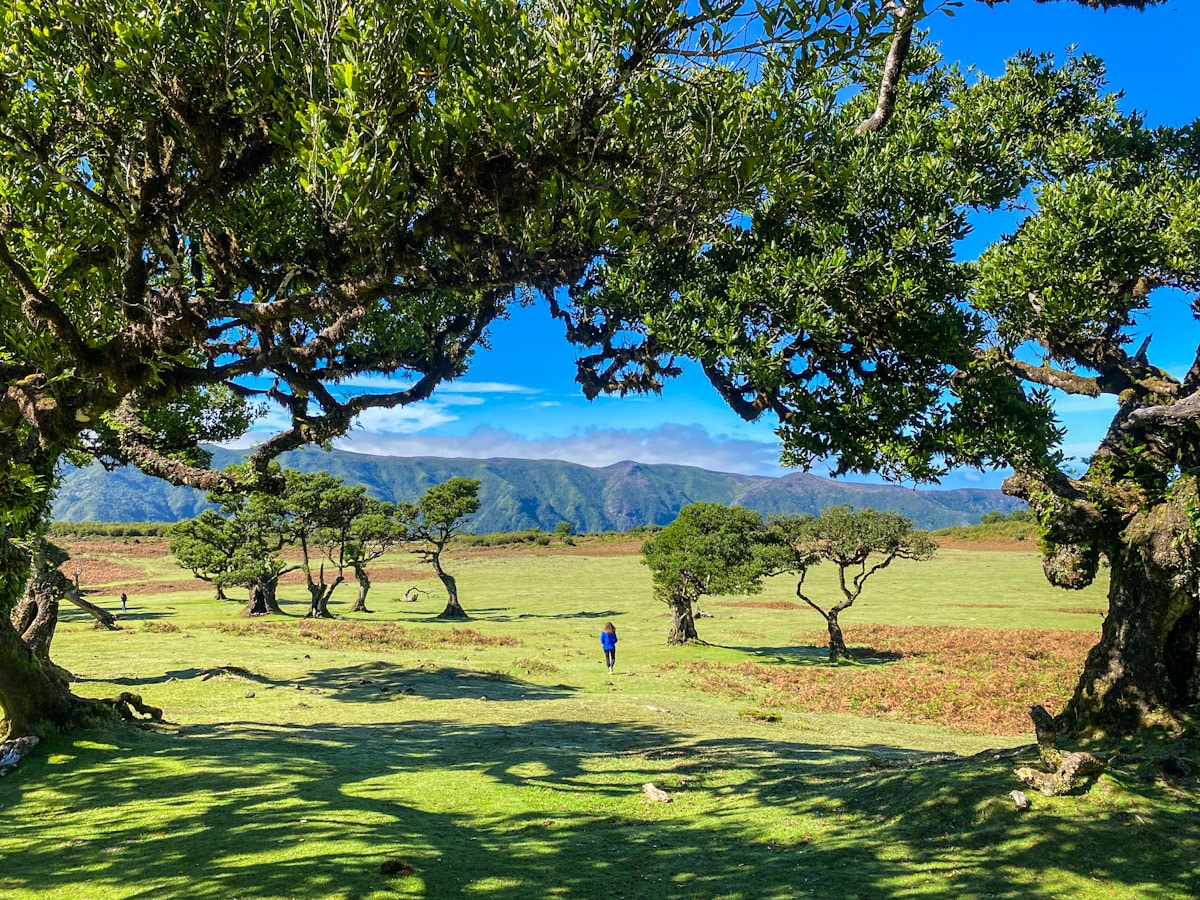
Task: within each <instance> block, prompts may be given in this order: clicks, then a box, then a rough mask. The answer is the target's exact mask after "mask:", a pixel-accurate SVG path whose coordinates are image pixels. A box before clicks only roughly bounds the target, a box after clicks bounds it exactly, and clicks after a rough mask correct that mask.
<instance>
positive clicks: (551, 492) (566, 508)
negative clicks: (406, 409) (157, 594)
mask: <svg viewBox="0 0 1200 900" xmlns="http://www.w3.org/2000/svg"><path fill="white" fill-rule="evenodd" d="M210 449H211V450H212V452H213V463H212V464H213V467H214V468H218V469H220V468H224V467H225V466H227V465H229V464H230V463H233V462H238V461H240V460H241V459H242V458H244V455H245V454H244V452H242V451H235V450H227V449H223V448H210ZM280 462H281V464H283V465H284V466H288V467H291V468H295V469H299V470H300V471H304V472H312V471H318V470H320V471H326V472H329V473H331V474H333V475H336V476H338V477H339V478H341V479H342V480H343V481H345V482H346V483H348V484H361V485H363V486H364V487H366V489H367V491H368V493H370V494H371V495H373V496H375V497H378V498H379V499H381V500H388V501H393V502H394V501H396V500H415V499H416V498H417V497H418V496H420V494H421V493H423V492H424V491H425V490H426V489H428V488H429V487H431V486H432V485H434V484H440V483H441V482H443V481H446V480H448V479H450V478H453V477H455V476H465V477H468V478H478V479H479V480H480V482H481V486H480V492H479V496H480V500H481V503H482V506H481V508H480V511H479V513H477V514H476V515H475V516H474V517H472V520H471V523H470V526H469V530H470V531H473V532H476V533H486V532H492V531H523V530H526V529H529V528H541V529H543V530H547V531H549V530H553V529H554V527H555V526H556V525H558V523H559V522H569V523H570V524H571V526H572V528H573V529H574V530H575V531H577V532H594V531H626V530H628V529H629V528H633V527H636V526H640V525H666V524H668V523H670V522H671V521H673V520H674V518H675V516H676V515H677V514H678V512H679V510H680V508H682V507H683V506H686V505H687V504H688V503H693V502H696V501H700V500H707V501H710V502H715V503H724V504H729V505H740V506H745V507H747V508H749V509H753V510H756V511H757V512H760V513H762V514H764V515H769V514H771V513H810V514H816V513H819V512H820V511H821V509H823V508H825V507H826V506H833V505H837V504H841V503H850V504H851V505H853V506H854V507H855V508H863V507H874V508H876V509H887V510H893V511H895V512H898V513H900V514H902V515H905V516H908V517H909V518H910V519H912V520H913V522H914V523H916V525H917V527H919V528H927V529H935V528H946V527H949V526H952V525H969V524H974V523H975V522H977V521H978V520H979V516H980V515H982V514H983V513H985V512H990V511H993V510H997V511H1000V512H1005V513H1007V512H1010V511H1012V510H1014V509H1019V508H1022V507H1023V506H1024V504H1023V503H1022V502H1021V501H1019V500H1015V499H1013V498H1011V497H1006V496H1005V495H1004V494H1002V493H1001V492H1000V491H996V490H986V489H972V488H957V489H951V490H942V489H931V490H916V489H913V488H905V487H900V486H897V485H884V484H865V483H861V482H849V481H835V480H833V479H829V478H823V477H821V476H818V475H813V474H811V473H807V472H792V473H789V474H786V475H780V476H766V475H740V474H735V473H728V472H714V471H711V470H708V469H702V468H699V467H696V466H682V465H674V464H669V463H639V462H635V461H633V460H622V461H620V462H616V463H612V464H611V465H608V466H603V467H598V468H596V467H590V466H584V465H581V464H580V463H572V462H566V461H563V460H530V459H511V458H504V457H493V458H491V459H476V458H472V457H438V456H415V457H397V456H371V455H368V454H362V453H354V452H352V451H348V450H322V449H319V448H314V447H309V448H304V449H301V450H293V451H290V452H289V453H285V454H283V456H282V457H281V458H280ZM207 505H208V504H207V503H206V502H205V500H204V495H203V493H201V492H199V491H196V490H193V489H191V488H178V487H173V486H171V485H168V484H167V483H166V482H163V481H160V480H158V479H156V478H151V477H150V476H148V475H144V474H142V473H141V472H139V471H138V470H137V469H134V468H132V467H125V468H122V469H117V470H115V471H112V472H108V471H106V470H104V469H103V468H102V467H101V466H100V465H99V464H93V465H91V466H89V467H87V468H84V469H78V468H74V467H68V468H67V469H66V470H65V471H64V473H63V478H62V482H61V484H60V487H59V490H58V494H57V496H56V499H55V502H54V509H53V515H54V518H55V519H56V520H59V521H67V522H80V521H97V522H176V521H179V520H180V519H186V518H191V517H192V516H195V515H198V514H199V512H200V511H201V510H203V509H205V508H206V507H207Z"/></svg>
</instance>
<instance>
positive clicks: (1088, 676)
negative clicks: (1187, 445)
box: [1062, 501, 1200, 733]
mask: <svg viewBox="0 0 1200 900" xmlns="http://www.w3.org/2000/svg"><path fill="white" fill-rule="evenodd" d="M1189 524H1190V523H1189V522H1188V521H1187V509H1186V508H1185V505H1184V504H1183V503H1181V502H1171V501H1165V502H1162V503H1160V504H1157V505H1155V506H1152V507H1150V508H1149V509H1147V510H1144V511H1141V512H1139V513H1137V514H1136V515H1135V516H1134V517H1133V519H1132V520H1131V522H1130V524H1129V525H1128V527H1127V528H1126V529H1125V531H1124V533H1123V535H1122V538H1123V540H1122V542H1121V543H1120V544H1119V545H1118V546H1117V547H1115V548H1112V549H1110V550H1109V551H1108V554H1107V555H1108V557H1109V562H1110V565H1111V578H1110V583H1109V594H1108V603H1109V608H1108V615H1107V616H1106V617H1105V619H1104V628H1103V631H1102V633H1101V637H1100V642H1099V643H1098V644H1097V645H1096V646H1095V647H1093V648H1092V650H1091V652H1090V653H1089V654H1088V657H1087V662H1086V663H1085V665H1084V670H1083V674H1082V676H1081V677H1080V679H1079V684H1078V686H1077V687H1076V689H1075V695H1074V697H1073V698H1072V699H1071V702H1070V704H1069V705H1068V706H1067V709H1066V711H1065V712H1064V714H1063V716H1062V719H1063V721H1064V723H1065V724H1066V725H1067V726H1068V727H1072V728H1074V729H1077V730H1082V731H1085V732H1109V731H1111V732H1117V733H1127V732H1130V731H1133V730H1135V729H1137V728H1139V727H1143V726H1145V725H1149V724H1154V723H1156V722H1160V721H1161V720H1162V719H1163V718H1164V717H1167V716H1170V714H1171V712H1172V711H1174V710H1178V709H1179V708H1181V707H1183V706H1186V705H1188V704H1191V703H1194V702H1195V701H1196V699H1197V695H1198V690H1197V689H1198V687H1200V660H1198V659H1197V637H1198V635H1200V607H1198V603H1197V595H1198V587H1200V578H1198V576H1197V569H1198V563H1200V553H1198V552H1197V546H1196V538H1195V530H1194V526H1192V527H1191V528H1189Z"/></svg>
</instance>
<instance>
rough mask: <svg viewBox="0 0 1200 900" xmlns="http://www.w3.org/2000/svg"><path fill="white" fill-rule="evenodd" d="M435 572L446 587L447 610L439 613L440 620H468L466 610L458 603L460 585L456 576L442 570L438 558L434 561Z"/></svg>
mask: <svg viewBox="0 0 1200 900" xmlns="http://www.w3.org/2000/svg"><path fill="white" fill-rule="evenodd" d="M432 562H433V570H434V571H435V572H437V577H438V578H440V579H441V580H442V584H443V585H445V587H446V608H445V609H443V610H442V611H441V612H440V613H438V618H439V619H466V618H468V616H467V612H466V610H464V609H463V608H462V606H461V605H460V604H459V602H458V584H457V583H456V582H455V580H454V576H453V575H451V574H450V573H449V572H447V571H446V570H445V569H443V568H442V563H441V560H440V559H439V558H438V556H436V555H435V556H434V557H433V559H432Z"/></svg>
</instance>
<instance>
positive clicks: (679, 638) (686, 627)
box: [667, 597, 700, 644]
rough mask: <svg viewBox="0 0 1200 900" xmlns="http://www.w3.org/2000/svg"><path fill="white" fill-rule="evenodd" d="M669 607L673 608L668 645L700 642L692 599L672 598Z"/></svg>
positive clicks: (668, 602)
mask: <svg viewBox="0 0 1200 900" xmlns="http://www.w3.org/2000/svg"><path fill="white" fill-rule="evenodd" d="M667 605H668V606H670V608H671V630H670V632H668V634H667V643H668V644H688V643H691V642H692V641H698V640H700V635H699V634H697V633H696V617H695V615H693V613H692V601H691V598H689V597H672V598H671V599H670V600H669V601H667Z"/></svg>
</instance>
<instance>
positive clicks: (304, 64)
mask: <svg viewBox="0 0 1200 900" xmlns="http://www.w3.org/2000/svg"><path fill="white" fill-rule="evenodd" d="M743 7H744V8H743ZM0 16H2V17H0V321H2V322H4V328H3V329H0V385H3V387H2V389H0V609H2V610H3V611H5V612H7V611H9V610H11V609H12V608H13V607H14V605H15V604H16V603H17V602H18V599H19V598H20V597H21V596H22V592H23V590H24V587H25V585H26V583H27V582H28V580H29V573H30V564H31V559H32V556H31V550H30V549H29V542H30V541H31V540H36V539H37V535H38V533H39V530H40V528H41V527H42V526H43V525H44V518H45V514H46V511H47V509H48V504H49V498H50V492H51V490H52V485H53V481H54V472H55V467H56V465H57V464H58V460H59V458H60V457H61V456H62V455H63V454H64V453H74V454H78V456H79V457H80V458H82V457H86V456H92V457H95V458H98V459H100V460H102V461H104V462H105V463H107V464H110V465H117V464H121V463H127V462H132V463H134V464H136V465H137V466H139V467H140V468H142V469H143V470H144V471H146V472H148V473H151V474H156V475H161V476H163V477H166V478H168V479H169V480H171V481H173V482H175V483H179V484H189V485H191V486H193V487H199V488H202V489H213V488H221V487H227V486H228V485H227V479H226V477H225V476H223V475H220V474H218V473H214V472H211V471H208V470H206V469H204V468H201V467H198V466H197V465H196V464H197V463H204V462H205V458H204V454H203V452H202V451H200V449H199V447H198V441H200V440H203V439H209V440H212V439H221V438H224V437H229V436H231V435H233V434H236V433H239V432H240V431H242V430H244V428H245V425H246V423H247V421H249V420H250V418H251V417H252V416H254V415H255V414H257V413H259V412H260V409H261V406H262V405H266V406H269V407H274V408H275V410H276V414H279V413H282V422H283V424H282V427H281V430H280V431H279V432H278V434H277V435H276V436H275V437H273V438H271V439H269V440H267V441H265V442H263V443H262V444H261V445H260V446H259V447H258V448H257V449H256V450H255V452H254V453H253V454H252V456H251V466H250V468H249V469H248V470H247V474H246V475H245V476H244V480H248V481H257V482H261V481H262V477H261V475H262V473H263V472H264V471H265V469H266V464H267V462H268V461H269V460H270V459H271V458H273V457H274V456H275V455H277V454H278V453H280V452H282V451H283V450H286V449H289V448H292V447H297V446H300V445H301V444H304V443H308V442H321V441H325V440H328V439H330V438H332V437H335V436H338V435H340V434H343V433H344V432H345V431H346V430H347V429H348V428H349V427H350V425H351V423H352V422H353V419H354V417H355V415H357V414H358V413H360V412H362V411H363V410H366V409H370V408H372V407H387V406H397V405H403V404H407V403H412V402H417V401H419V400H421V399H423V398H426V397H428V396H429V395H430V393H431V392H432V391H433V389H434V388H435V387H436V385H437V384H439V383H440V382H442V381H444V380H446V379H452V378H454V377H457V376H459V375H461V374H462V373H463V372H465V371H466V370H467V368H468V367H469V365H470V361H471V355H472V352H473V350H474V348H476V347H477V346H478V345H479V344H480V343H481V342H482V341H485V340H486V336H487V332H488V328H489V326H490V325H491V324H492V323H493V322H494V321H496V320H497V319H498V318H500V317H502V316H503V315H504V312H505V309H506V308H507V307H508V305H509V304H511V303H516V302H522V300H523V299H524V298H525V297H528V296H531V295H533V294H534V293H537V292H546V293H549V292H553V291H554V290H556V289H558V288H563V287H572V288H576V289H581V290H586V289H587V288H586V280H587V279H586V275H587V273H588V272H589V271H590V270H591V269H592V268H593V266H594V265H595V263H596V261H597V260H598V259H601V258H603V257H605V256H608V255H611V254H621V253H628V252H630V251H632V250H634V249H636V248H637V247H640V246H642V245H643V244H644V243H645V242H646V241H647V239H648V237H649V236H650V235H655V236H656V238H655V239H656V241H660V242H665V243H666V244H674V243H677V242H687V241H688V240H689V239H690V235H691V233H690V228H691V224H690V223H691V222H692V221H693V220H701V219H704V218H707V217H708V216H709V215H711V214H712V212H713V211H714V210H716V209H721V210H728V209H729V208H731V206H733V205H736V204H737V198H739V197H741V196H744V195H747V194H751V193H753V191H755V190H757V181H758V179H757V178H756V173H758V172H759V171H760V170H762V169H763V168H764V167H765V166H768V165H769V164H770V161H769V160H768V159H767V158H766V157H765V156H764V155H763V153H762V144H761V141H760V139H759V136H760V135H765V134H767V133H768V132H769V131H770V129H771V123H772V106H773V103H774V100H775V99H776V98H777V96H778V91H777V90H776V86H777V82H778V77H783V75H779V76H777V77H767V75H768V73H769V72H777V73H788V72H791V71H795V72H798V73H802V72H808V71H814V70H815V69H816V68H818V67H819V66H821V65H836V64H838V63H839V62H841V61H843V60H847V59H850V58H852V57H854V56H855V55H856V54H858V53H861V52H862V50H863V49H864V48H865V47H869V46H871V45H873V44H875V43H877V42H879V41H881V40H886V35H887V23H888V21H889V20H890V16H891V13H890V9H889V7H888V5H887V4H886V3H885V2H883V0H864V2H861V3H855V4H854V5H853V8H849V7H843V6H841V5H840V4H831V3H827V2H825V0H785V2H783V3H781V4H779V5H774V6H772V7H771V8H770V9H769V10H768V9H767V8H765V7H756V6H754V5H753V4H745V5H744V4H743V3H741V2H733V3H721V4H706V5H705V6H704V7H703V8H702V9H701V10H699V11H695V10H692V9H690V8H689V6H688V5H687V4H679V3H675V2H653V3H644V4H633V5H629V4H619V5H617V6H614V5H612V4H611V3H609V2H608V0H580V2H575V3H571V4H569V5H567V6H562V5H561V4H557V3H550V2H542V0H533V2H528V0H505V2H499V3H493V2H486V3H483V2H465V3H460V2H454V3H450V2H442V0H435V2H432V3H430V2H425V0H422V2H420V3H413V2H411V0H393V2H385V3H369V4H367V3H354V2H348V3H343V4H336V5H327V4H316V5H313V4H296V3H286V2H282V0H183V2H172V3H158V2H152V3H149V4H147V3H141V2H139V3H134V2H130V0H83V2H79V0H69V2H68V0H19V2H15V3H12V4H9V5H8V6H7V7H6V8H5V10H4V12H3V13H2V14H0ZM755 22H760V23H761V27H759V26H756V25H755V24H754V23H755ZM750 33H753V34H754V37H753V38H748V37H747V35H748V34H750ZM734 57H736V58H737V59H739V60H742V61H743V62H744V61H745V60H746V59H753V60H758V64H756V65H751V66H743V67H740V68H735V67H734V66H731V65H727V64H726V60H732V59H733V58H734ZM570 337H571V339H573V340H577V341H583V342H594V341H595V340H601V339H606V338H610V337H611V336H610V335H597V334H595V333H593V332H592V331H590V330H589V328H588V327H587V325H586V323H579V322H576V323H574V326H573V328H572V330H571V334H570ZM608 343H609V344H610V345H611V344H612V342H611V340H610V341H608ZM380 373H382V374H384V375H390V376H394V378H395V382H394V385H393V386H391V387H390V388H388V389H384V390H382V391H359V390H348V389H347V388H346V387H345V385H346V382H347V381H348V380H350V379H353V378H354V377H355V376H358V375H363V374H373V375H378V374H380ZM0 707H3V709H4V711H5V716H6V719H5V722H4V727H3V728H0V730H4V731H7V730H9V729H15V730H22V729H25V728H28V727H30V726H31V725H32V724H33V723H34V722H37V721H41V720H43V719H54V720H57V721H64V710H67V711H69V710H72V709H76V708H78V704H76V703H75V701H74V700H72V699H71V695H70V693H69V691H68V690H67V689H66V687H65V685H64V684H62V683H61V680H60V679H58V678H57V676H56V675H55V674H54V673H53V672H52V671H50V670H48V669H46V670H45V671H42V670H41V669H39V668H38V666H37V665H36V663H31V662H30V661H29V657H28V648H27V647H24V646H23V645H22V643H21V641H20V639H19V636H17V635H16V634H15V632H13V630H12V629H11V628H9V627H8V626H7V624H6V623H4V622H0Z"/></svg>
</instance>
